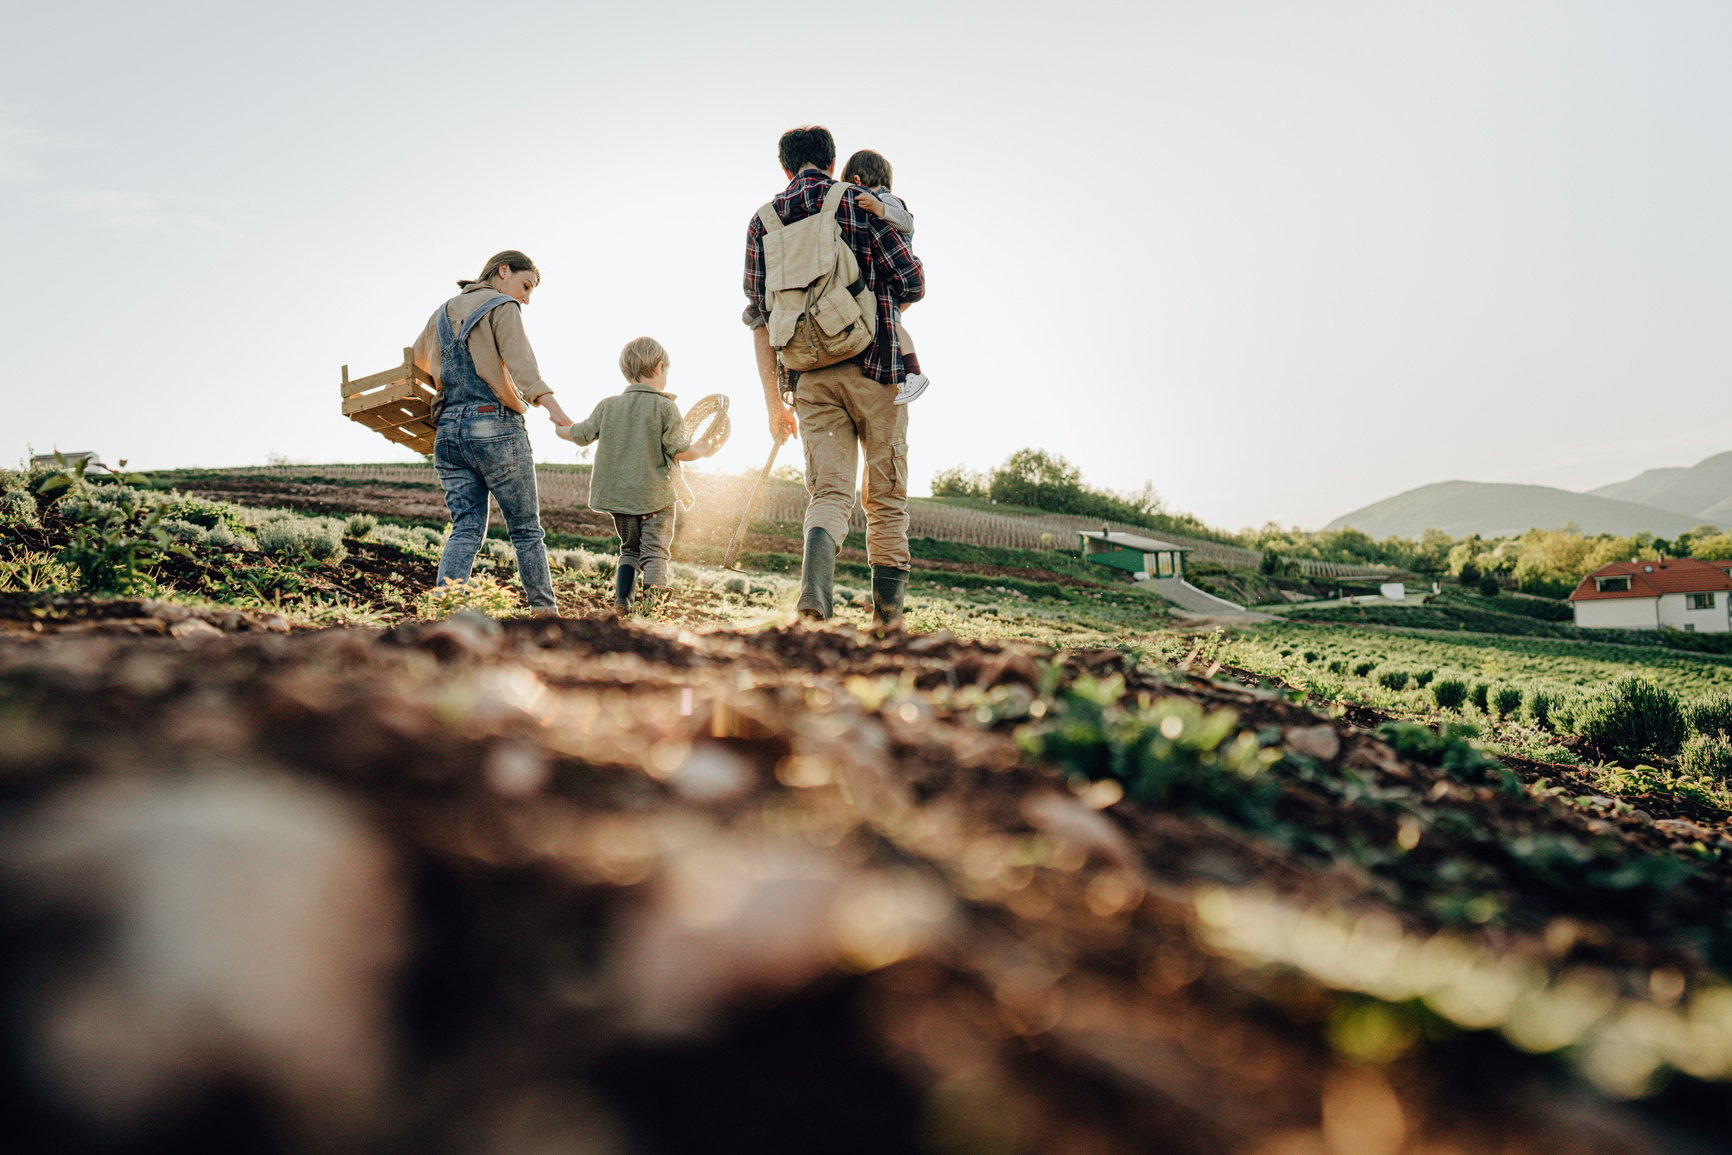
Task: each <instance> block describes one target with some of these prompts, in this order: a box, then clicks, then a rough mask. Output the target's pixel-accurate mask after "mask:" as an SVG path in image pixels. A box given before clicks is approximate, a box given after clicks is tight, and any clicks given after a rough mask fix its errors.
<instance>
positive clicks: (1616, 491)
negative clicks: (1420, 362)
mask: <svg viewBox="0 0 1732 1155" xmlns="http://www.w3.org/2000/svg"><path fill="white" fill-rule="evenodd" d="M1566 525H1573V526H1575V527H1576V528H1578V529H1580V530H1581V531H1582V532H1583V533H1615V534H1633V533H1652V534H1656V535H1658V536H1660V537H1676V536H1677V535H1678V534H1680V533H1683V532H1684V531H1685V530H1689V529H1695V528H1696V527H1698V526H1702V525H1714V526H1721V527H1727V526H1732V452H1727V453H1716V454H1715V455H1713V456H1712V457H1707V458H1704V459H1702V460H1701V461H1698V462H1697V463H1696V464H1695V465H1690V466H1682V465H1671V466H1662V467H1660V468H1657V469H1645V470H1643V471H1642V472H1641V473H1638V474H1637V475H1636V476H1634V477H1632V478H1629V479H1627V480H1625V481H1614V482H1611V483H1610V484H1607V485H1602V486H1599V487H1598V488H1595V489H1590V490H1588V491H1587V492H1585V493H1577V492H1575V491H1574V490H1569V489H1558V488H1555V487H1553V486H1549V485H1511V484H1504V483H1500V482H1487V481H1439V482H1435V483H1433V484H1431V485H1422V486H1420V487H1419V488H1417V489H1409V490H1407V491H1406V492H1403V493H1398V494H1396V495H1395V496H1394V497H1386V498H1384V499H1383V500H1382V501H1378V502H1373V503H1372V504H1370V505H1366V506H1362V507H1360V508H1359V509H1356V510H1354V511H1353V512H1351V513H1344V514H1342V515H1341V516H1340V517H1338V518H1336V519H1335V520H1334V521H1331V522H1330V523H1329V524H1328V525H1326V526H1324V527H1323V528H1324V529H1347V528H1353V529H1357V530H1359V531H1361V532H1363V533H1368V534H1370V535H1371V536H1372V537H1377V538H1382V537H1392V536H1396V537H1418V536H1419V535H1420V534H1422V533H1424V532H1425V531H1426V530H1428V529H1440V530H1443V531H1444V532H1445V533H1447V534H1449V535H1451V536H1452V537H1461V536H1463V535H1465V534H1472V533H1477V534H1480V535H1481V536H1483V537H1501V536H1504V535H1506V534H1512V533H1523V532H1525V531H1527V530H1529V529H1561V528H1562V527H1564V526H1566Z"/></svg>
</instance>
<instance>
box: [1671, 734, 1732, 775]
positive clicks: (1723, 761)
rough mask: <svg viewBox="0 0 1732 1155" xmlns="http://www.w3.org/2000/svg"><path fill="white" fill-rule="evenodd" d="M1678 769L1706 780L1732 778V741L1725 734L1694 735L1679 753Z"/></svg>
mask: <svg viewBox="0 0 1732 1155" xmlns="http://www.w3.org/2000/svg"><path fill="white" fill-rule="evenodd" d="M1678 768H1679V769H1681V770H1683V771H1685V772H1686V773H1689V774H1696V775H1699V776H1701V777H1704V778H1732V740H1729V739H1727V737H1726V736H1725V735H1724V734H1718V733H1715V734H1692V735H1690V736H1689V737H1688V738H1686V739H1685V740H1684V746H1683V748H1682V749H1681V750H1679V752H1678Z"/></svg>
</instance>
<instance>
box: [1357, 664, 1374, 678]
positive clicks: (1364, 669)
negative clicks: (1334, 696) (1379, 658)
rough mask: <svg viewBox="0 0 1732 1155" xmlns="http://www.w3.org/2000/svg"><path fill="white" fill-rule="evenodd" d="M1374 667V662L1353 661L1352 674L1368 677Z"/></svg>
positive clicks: (1358, 676)
mask: <svg viewBox="0 0 1732 1155" xmlns="http://www.w3.org/2000/svg"><path fill="white" fill-rule="evenodd" d="M1376 668H1377V663H1376V662H1358V663H1355V664H1354V667H1353V676H1354V677H1356V678H1368V677H1370V676H1371V671H1372V670H1375V669H1376Z"/></svg>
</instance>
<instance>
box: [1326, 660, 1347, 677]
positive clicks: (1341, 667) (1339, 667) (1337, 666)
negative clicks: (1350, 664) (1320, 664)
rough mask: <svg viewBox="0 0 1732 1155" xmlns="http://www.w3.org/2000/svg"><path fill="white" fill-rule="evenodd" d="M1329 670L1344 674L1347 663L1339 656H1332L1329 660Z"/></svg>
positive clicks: (1333, 672) (1332, 672)
mask: <svg viewBox="0 0 1732 1155" xmlns="http://www.w3.org/2000/svg"><path fill="white" fill-rule="evenodd" d="M1329 672H1330V673H1331V674H1345V673H1346V672H1347V663H1346V662H1344V661H1342V660H1341V659H1340V658H1333V659H1331V660H1330V662H1329Z"/></svg>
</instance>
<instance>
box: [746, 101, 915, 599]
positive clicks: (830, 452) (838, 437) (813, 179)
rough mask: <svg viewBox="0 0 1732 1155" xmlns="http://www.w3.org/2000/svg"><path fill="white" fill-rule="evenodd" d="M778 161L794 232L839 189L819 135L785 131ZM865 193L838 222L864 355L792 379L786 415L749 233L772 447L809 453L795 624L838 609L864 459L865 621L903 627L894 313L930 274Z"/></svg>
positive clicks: (903, 410)
mask: <svg viewBox="0 0 1732 1155" xmlns="http://www.w3.org/2000/svg"><path fill="white" fill-rule="evenodd" d="M777 156H778V158H779V159H780V161H781V164H782V171H783V173H784V174H785V175H786V176H787V177H788V181H789V183H788V187H787V188H786V189H784V190H783V191H782V193H781V194H780V195H778V196H777V197H776V198H775V199H773V200H772V201H771V202H770V204H771V206H772V207H773V208H774V209H775V212H776V215H777V216H778V217H779V218H780V219H781V221H782V223H783V224H784V225H790V224H793V223H794V222H795V221H799V220H802V219H804V218H806V217H809V216H811V215H812V214H813V213H815V212H817V211H818V210H819V209H820V208H821V207H822V206H823V203H824V194H825V193H826V192H827V191H828V190H829V188H830V187H831V186H832V185H833V184H835V183H836V182H835V171H836V141H835V138H833V137H832V136H831V135H830V130H829V129H827V128H821V127H818V126H816V125H813V126H809V127H806V128H794V129H790V130H788V131H787V132H785V133H783V134H782V139H781V141H780V142H779V144H778V146H777ZM861 193H862V190H861V189H858V188H855V187H852V186H850V187H849V188H848V189H847V191H846V192H845V193H844V194H843V196H842V201H841V204H840V205H839V206H838V207H837V209H836V220H837V222H838V224H840V225H841V229H842V239H843V241H844V243H846V244H847V245H848V247H849V248H850V249H852V250H853V251H854V256H855V259H856V260H858V261H859V264H860V272H861V275H862V276H863V277H864V278H865V280H866V284H867V287H868V288H870V289H871V290H872V292H873V296H874V297H875V299H876V301H877V331H876V333H875V334H874V336H873V340H872V344H870V345H868V346H867V347H866V349H865V351H864V352H862V353H861V354H860V355H858V356H857V357H855V358H853V359H851V360H848V361H843V362H841V363H839V364H836V365H830V366H827V367H825V368H822V369H811V370H807V371H806V372H803V373H800V374H798V375H797V380H795V382H794V386H795V388H794V407H793V409H791V410H790V409H789V408H788V406H787V405H785V404H784V403H783V401H782V396H781V386H780V376H781V374H780V372H779V367H778V365H777V362H776V351H775V349H774V348H773V347H772V346H771V345H770V334H769V329H768V328H767V327H766V322H767V319H768V310H767V309H766V307H765V304H764V223H763V221H762V220H761V219H759V218H758V217H757V216H756V215H754V216H753V217H752V223H751V226H750V228H749V229H748V230H747V234H746V281H745V288H746V300H747V305H746V312H745V316H744V318H743V319H744V321H745V323H746V324H747V326H749V327H750V328H751V330H752V340H753V342H754V345H755V347H756V351H757V360H758V376H759V378H760V380H762V382H763V386H764V405H765V408H766V409H767V410H768V411H769V417H770V436H771V437H772V438H774V439H775V440H776V441H777V442H781V441H783V440H785V439H787V438H788V437H790V436H792V437H800V438H802V439H803V441H804V442H805V447H806V493H807V502H806V519H805V533H806V541H805V556H804V557H803V559H802V561H801V566H800V601H799V607H798V608H799V612H800V615H801V616H802V617H806V618H814V619H823V618H828V617H829V616H830V615H831V613H832V611H833V610H834V598H833V587H834V584H835V577H836V553H837V551H838V550H839V549H840V548H841V545H842V539H843V538H844V537H846V536H847V534H848V517H849V515H850V514H851V513H853V511H854V477H855V474H856V473H857V472H858V470H859V464H860V458H861V456H862V455H864V457H865V460H866V479H865V484H864V485H863V487H862V493H861V504H862V505H863V506H864V507H865V510H866V560H867V561H868V562H869V563H871V566H872V616H873V620H874V621H875V622H877V623H878V624H879V625H883V626H894V625H897V624H899V623H900V622H901V619H902V603H903V598H904V595H905V594H906V593H907V589H908V568H909V564H910V557H909V553H908V407H907V406H906V405H896V404H894V401H895V396H896V388H897V384H898V383H899V382H901V381H902V379H903V378H904V377H905V376H906V375H907V374H906V371H905V370H904V368H903V365H902V352H901V348H900V347H899V345H898V343H897V339H896V325H895V324H894V321H895V318H896V313H897V307H898V306H899V305H902V304H904V303H907V302H911V301H918V300H919V299H920V298H921V297H923V296H924V295H925V294H926V274H925V271H924V270H923V269H922V267H921V264H920V258H919V257H916V256H915V255H914V254H913V252H911V251H910V250H909V248H908V246H907V244H906V242H905V241H904V240H903V237H902V234H900V233H898V232H897V231H896V230H895V229H894V228H892V227H891V226H890V225H887V224H885V223H884V222H883V221H881V220H879V219H878V218H877V217H876V216H873V215H872V214H871V213H869V212H867V211H866V209H864V208H862V207H861V205H860V200H859V198H860V196H861ZM790 376H793V375H790ZM796 416H797V417H798V422H797V423H796Z"/></svg>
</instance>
